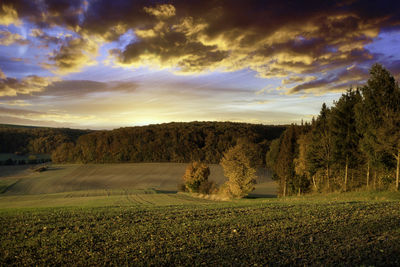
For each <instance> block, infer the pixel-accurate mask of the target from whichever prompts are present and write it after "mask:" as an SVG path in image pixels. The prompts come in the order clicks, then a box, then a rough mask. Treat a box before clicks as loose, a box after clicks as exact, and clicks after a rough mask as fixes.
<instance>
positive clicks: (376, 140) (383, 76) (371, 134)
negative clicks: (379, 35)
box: [357, 64, 400, 190]
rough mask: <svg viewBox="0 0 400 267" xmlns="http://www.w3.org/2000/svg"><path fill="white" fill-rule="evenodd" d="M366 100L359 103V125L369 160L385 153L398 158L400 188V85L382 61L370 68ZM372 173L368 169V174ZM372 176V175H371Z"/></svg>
mask: <svg viewBox="0 0 400 267" xmlns="http://www.w3.org/2000/svg"><path fill="white" fill-rule="evenodd" d="M361 91H362V97H363V101H362V104H360V105H359V106H358V107H357V121H358V122H357V123H358V129H361V131H363V138H362V141H361V144H362V147H363V151H364V153H365V154H366V155H367V157H368V160H369V162H377V161H378V160H379V159H381V158H385V155H387V154H389V155H392V156H393V158H394V159H395V160H396V165H397V166H396V189H397V190H398V189H399V171H398V170H399V168H400V151H399V150H400V144H399V139H400V137H399V136H398V135H399V134H400V133H399V132H400V125H399V120H400V119H399V116H400V115H399V113H400V89H399V86H398V84H397V83H396V81H395V79H394V77H393V76H392V75H391V74H390V72H389V71H387V70H386V69H385V68H383V67H382V66H381V65H379V64H375V65H374V66H373V67H372V68H371V70H370V78H369V79H368V82H367V85H366V86H364V87H362V89H361ZM368 176H369V174H368V173H367V177H368ZM367 179H368V178H367Z"/></svg>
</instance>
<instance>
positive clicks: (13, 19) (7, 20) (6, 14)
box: [0, 4, 21, 26]
mask: <svg viewBox="0 0 400 267" xmlns="http://www.w3.org/2000/svg"><path fill="white" fill-rule="evenodd" d="M20 23H21V22H20V21H19V19H18V13H17V11H16V10H15V9H14V8H13V7H12V6H11V5H7V4H1V6H0V25H6V26H8V25H10V24H15V25H19V24H20Z"/></svg>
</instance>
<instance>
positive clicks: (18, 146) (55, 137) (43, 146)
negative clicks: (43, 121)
mask: <svg viewBox="0 0 400 267" xmlns="http://www.w3.org/2000/svg"><path fill="white" fill-rule="evenodd" d="M89 132H92V131H91V130H76V129H69V128H47V127H46V128H44V127H33V126H18V125H7V124H1V125H0V153H15V154H19V155H24V154H51V153H52V152H53V151H54V150H55V149H56V148H57V147H58V146H59V145H61V144H63V143H65V142H75V141H76V140H77V139H78V137H79V136H81V135H84V134H87V133H89Z"/></svg>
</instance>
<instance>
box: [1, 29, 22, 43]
mask: <svg viewBox="0 0 400 267" xmlns="http://www.w3.org/2000/svg"><path fill="white" fill-rule="evenodd" d="M12 44H19V45H27V44H29V41H28V40H26V39H25V38H24V37H23V36H22V35H20V34H18V33H11V32H9V31H4V30H0V45H6V46H8V45H12Z"/></svg>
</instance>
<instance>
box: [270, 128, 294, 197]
mask: <svg viewBox="0 0 400 267" xmlns="http://www.w3.org/2000/svg"><path fill="white" fill-rule="evenodd" d="M296 149H297V136H296V126H295V125H291V126H290V127H289V128H287V129H286V131H285V132H283V134H282V141H281V145H280V149H279V154H278V157H277V159H276V163H275V172H276V174H277V176H278V177H279V191H280V194H281V195H282V196H284V197H285V196H287V195H289V194H290V193H293V192H289V189H294V188H293V181H294V177H295V171H294V159H295V157H296ZM290 191H292V190H290Z"/></svg>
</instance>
